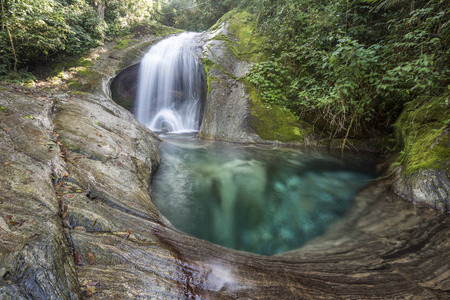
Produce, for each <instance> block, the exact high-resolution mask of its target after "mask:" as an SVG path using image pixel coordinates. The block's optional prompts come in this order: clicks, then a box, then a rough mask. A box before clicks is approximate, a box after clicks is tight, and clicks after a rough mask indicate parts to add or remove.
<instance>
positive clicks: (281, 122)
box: [247, 84, 313, 143]
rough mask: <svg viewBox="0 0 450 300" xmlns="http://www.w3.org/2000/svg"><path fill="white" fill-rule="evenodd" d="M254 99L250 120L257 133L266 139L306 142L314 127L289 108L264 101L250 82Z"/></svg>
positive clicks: (251, 94) (251, 95)
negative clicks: (301, 119)
mask: <svg viewBox="0 0 450 300" xmlns="http://www.w3.org/2000/svg"><path fill="white" fill-rule="evenodd" d="M247 87H248V89H247V90H248V91H250V98H251V100H252V106H251V117H250V121H251V124H252V126H253V128H254V129H255V131H256V133H257V134H258V135H259V136H260V137H261V138H263V139H264V140H272V141H275V140H276V141H280V142H297V143H305V138H306V136H307V135H309V134H311V133H312V132H313V127H312V126H311V125H309V124H307V123H305V122H302V121H300V120H299V119H298V117H296V116H295V115H294V114H293V113H292V112H290V111H289V110H288V109H286V108H284V107H281V106H277V105H270V104H267V103H263V102H262V101H261V99H260V98H259V95H258V94H257V93H256V91H255V89H254V88H253V87H251V85H250V84H248V85H247Z"/></svg>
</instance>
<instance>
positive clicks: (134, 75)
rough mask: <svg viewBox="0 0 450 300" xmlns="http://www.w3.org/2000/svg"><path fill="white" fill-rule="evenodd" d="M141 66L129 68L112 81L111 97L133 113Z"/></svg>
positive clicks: (136, 65)
mask: <svg viewBox="0 0 450 300" xmlns="http://www.w3.org/2000/svg"><path fill="white" fill-rule="evenodd" d="M139 66H140V64H135V65H132V66H129V67H127V68H125V69H124V70H122V71H121V72H120V73H119V74H117V76H115V77H114V79H113V80H111V84H110V90H111V97H112V98H113V99H114V101H115V102H116V103H117V104H119V105H120V106H122V107H124V108H126V109H127V110H128V111H130V112H133V110H134V101H135V99H136V92H137V83H138V75H139Z"/></svg>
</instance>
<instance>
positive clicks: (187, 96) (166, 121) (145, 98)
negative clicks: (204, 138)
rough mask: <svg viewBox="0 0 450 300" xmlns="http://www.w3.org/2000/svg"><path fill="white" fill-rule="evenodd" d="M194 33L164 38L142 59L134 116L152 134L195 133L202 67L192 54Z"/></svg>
mask: <svg viewBox="0 0 450 300" xmlns="http://www.w3.org/2000/svg"><path fill="white" fill-rule="evenodd" d="M198 36H199V34H197V33H192V32H188V33H182V34H180V35H177V36H173V37H170V38H168V39H165V40H163V41H161V42H159V43H157V44H156V45H154V46H153V47H151V48H150V50H149V52H147V54H146V55H145V56H144V58H143V59H142V62H141V66H140V69H139V85H138V92H137V101H136V103H137V104H136V110H135V115H136V116H137V119H138V120H139V121H141V122H142V123H143V124H145V125H146V126H147V127H149V128H150V129H151V130H153V131H156V132H187V131H198V129H199V127H200V117H201V107H202V98H203V97H204V88H205V87H204V86H205V85H204V76H203V68H202V66H201V65H200V63H199V59H198V57H197V56H196V55H195V54H196V51H199V49H200V47H199V46H198V44H197V43H196V37H198Z"/></svg>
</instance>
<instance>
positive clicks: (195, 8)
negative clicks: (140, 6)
mask: <svg viewBox="0 0 450 300" xmlns="http://www.w3.org/2000/svg"><path fill="white" fill-rule="evenodd" d="M238 2H239V1H237V0H203V1H202V0H170V1H163V2H162V4H161V9H160V11H158V13H157V14H155V17H157V19H158V20H159V21H160V22H161V23H163V24H165V25H168V26H173V27H175V28H180V29H185V30H190V31H204V30H207V29H208V28H210V27H211V26H212V25H213V24H214V23H216V21H217V20H218V19H219V18H220V17H221V16H222V15H224V14H225V13H226V12H228V11H230V10H231V9H232V8H234V7H235V6H237V3H238Z"/></svg>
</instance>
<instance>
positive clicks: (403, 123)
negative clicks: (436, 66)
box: [394, 93, 450, 211]
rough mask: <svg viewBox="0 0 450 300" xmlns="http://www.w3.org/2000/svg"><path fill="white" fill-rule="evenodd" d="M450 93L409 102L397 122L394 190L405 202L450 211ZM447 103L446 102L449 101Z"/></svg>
mask: <svg viewBox="0 0 450 300" xmlns="http://www.w3.org/2000/svg"><path fill="white" fill-rule="evenodd" d="M448 97H449V95H448V93H447V95H444V96H443V97H428V98H427V97H420V98H417V99H416V100H415V101H413V102H411V103H409V105H408V106H407V107H406V108H405V109H404V111H403V112H402V114H401V115H400V117H399V118H398V120H397V122H396V123H395V135H396V139H397V143H398V144H399V145H400V147H401V148H402V149H403V151H402V152H401V153H400V155H399V157H398V158H397V160H398V165H399V168H398V170H397V172H396V173H397V178H398V179H397V180H396V181H395V182H394V189H395V191H396V193H397V194H399V195H401V196H402V197H404V198H405V199H408V200H410V201H413V202H415V203H419V204H425V205H428V206H431V207H434V208H436V209H439V210H442V211H450V180H449V174H450V173H449V172H450V140H449V137H450V126H449V125H448V116H449V114H450V106H449V105H448ZM446 101H447V102H446Z"/></svg>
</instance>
